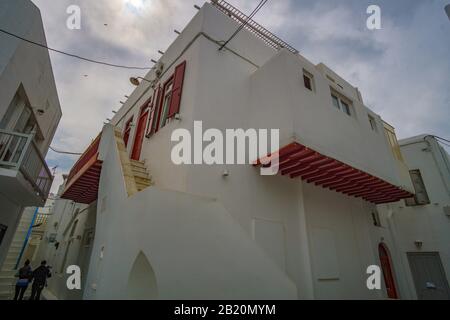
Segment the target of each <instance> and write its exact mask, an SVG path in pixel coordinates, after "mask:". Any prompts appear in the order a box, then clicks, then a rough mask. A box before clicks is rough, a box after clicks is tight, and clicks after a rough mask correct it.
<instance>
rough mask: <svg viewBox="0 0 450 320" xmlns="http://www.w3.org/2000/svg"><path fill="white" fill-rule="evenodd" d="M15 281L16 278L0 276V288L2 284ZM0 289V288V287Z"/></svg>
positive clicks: (9, 283)
mask: <svg viewBox="0 0 450 320" xmlns="http://www.w3.org/2000/svg"><path fill="white" fill-rule="evenodd" d="M15 283H16V278H14V277H0V288H1V287H2V286H12V285H14V284H15ZM0 291H1V289H0Z"/></svg>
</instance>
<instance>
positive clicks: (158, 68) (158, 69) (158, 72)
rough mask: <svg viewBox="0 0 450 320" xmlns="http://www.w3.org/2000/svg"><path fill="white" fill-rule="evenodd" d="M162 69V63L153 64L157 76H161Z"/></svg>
mask: <svg viewBox="0 0 450 320" xmlns="http://www.w3.org/2000/svg"><path fill="white" fill-rule="evenodd" d="M163 70H164V63H162V62H158V63H157V64H155V74H156V77H157V78H159V77H161V75H162V72H163Z"/></svg>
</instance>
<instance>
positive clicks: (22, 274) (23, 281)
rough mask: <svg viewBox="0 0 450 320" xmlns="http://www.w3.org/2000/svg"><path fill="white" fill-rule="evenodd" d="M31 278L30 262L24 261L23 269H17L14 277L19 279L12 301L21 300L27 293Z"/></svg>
mask: <svg viewBox="0 0 450 320" xmlns="http://www.w3.org/2000/svg"><path fill="white" fill-rule="evenodd" d="M31 276H32V271H31V266H30V260H28V259H27V260H26V261H25V263H24V265H23V267H22V268H20V269H19V272H18V273H17V274H16V277H18V278H19V279H18V280H17V282H16V291H15V293H14V300H23V295H24V294H25V291H27V288H28V284H29V283H30V279H31Z"/></svg>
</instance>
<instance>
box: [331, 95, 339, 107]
mask: <svg viewBox="0 0 450 320" xmlns="http://www.w3.org/2000/svg"><path fill="white" fill-rule="evenodd" d="M331 100H332V101H333V106H335V107H336V108H338V109H339V110H340V109H341V107H340V106H339V98H338V97H336V96H335V95H334V94H332V95H331Z"/></svg>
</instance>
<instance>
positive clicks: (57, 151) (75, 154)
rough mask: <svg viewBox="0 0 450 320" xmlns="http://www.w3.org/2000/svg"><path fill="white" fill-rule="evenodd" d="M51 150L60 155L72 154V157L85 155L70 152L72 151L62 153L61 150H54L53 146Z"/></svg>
mask: <svg viewBox="0 0 450 320" xmlns="http://www.w3.org/2000/svg"><path fill="white" fill-rule="evenodd" d="M49 148H50V150H52V151H53V152H56V153H60V154H70V155H73V156H81V155H82V154H83V153H81V152H70V151H61V150H57V149H55V148H53V147H52V146H50V147H49Z"/></svg>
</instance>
